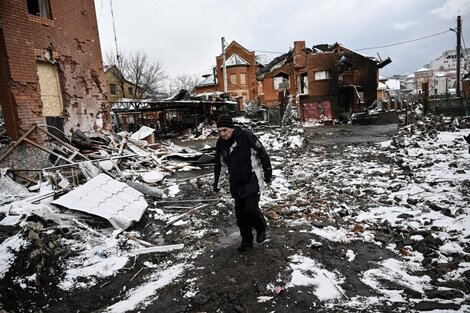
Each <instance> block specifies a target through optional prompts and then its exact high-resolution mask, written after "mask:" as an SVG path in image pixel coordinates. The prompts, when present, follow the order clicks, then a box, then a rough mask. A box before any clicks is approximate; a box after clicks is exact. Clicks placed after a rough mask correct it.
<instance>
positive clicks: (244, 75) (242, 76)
mask: <svg viewBox="0 0 470 313" xmlns="http://www.w3.org/2000/svg"><path fill="white" fill-rule="evenodd" d="M240 85H246V74H245V73H240Z"/></svg>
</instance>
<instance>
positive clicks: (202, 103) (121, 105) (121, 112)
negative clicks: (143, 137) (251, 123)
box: [112, 90, 239, 135]
mask: <svg viewBox="0 0 470 313" xmlns="http://www.w3.org/2000/svg"><path fill="white" fill-rule="evenodd" d="M223 113H227V114H230V115H237V114H239V106H238V103H237V102H235V101H231V100H230V99H224V98H221V97H216V96H215V95H213V96H212V97H210V98H207V97H205V96H198V95H190V94H189V92H187V91H186V90H181V91H180V92H179V93H178V94H176V95H174V96H173V97H171V98H168V99H165V100H160V101H155V100H152V99H145V100H135V99H123V100H122V101H118V102H115V103H113V107H112V123H113V128H114V129H115V130H116V131H120V130H125V131H129V132H134V131H136V130H137V129H139V128H140V127H141V126H148V127H151V128H154V129H155V130H156V133H157V134H156V135H159V134H167V133H178V132H181V131H183V130H185V129H188V128H191V129H197V128H198V126H199V124H200V123H206V124H210V123H211V122H214V121H215V120H217V117H218V116H219V115H220V114H223Z"/></svg>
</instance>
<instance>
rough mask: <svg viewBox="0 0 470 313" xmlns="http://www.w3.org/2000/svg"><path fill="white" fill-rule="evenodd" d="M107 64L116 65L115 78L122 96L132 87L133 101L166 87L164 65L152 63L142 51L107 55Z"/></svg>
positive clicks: (156, 62)
mask: <svg viewBox="0 0 470 313" xmlns="http://www.w3.org/2000/svg"><path fill="white" fill-rule="evenodd" d="M106 62H107V63H108V64H109V65H115V67H116V69H115V70H114V76H115V77H116V79H117V80H118V81H119V88H120V94H121V95H122V96H124V95H125V92H124V90H125V89H124V88H125V87H126V85H127V86H129V85H132V87H133V88H132V92H133V94H131V95H129V96H130V97H131V98H133V99H143V98H146V97H148V96H150V95H152V94H153V93H156V92H158V91H159V90H161V89H162V88H163V87H164V83H165V80H166V79H167V74H166V72H165V69H164V68H163V65H162V64H161V63H160V62H158V61H151V60H150V58H149V57H148V55H147V54H145V53H144V52H142V51H138V52H134V53H130V54H125V53H121V54H120V55H116V54H114V53H111V54H107V55H106Z"/></svg>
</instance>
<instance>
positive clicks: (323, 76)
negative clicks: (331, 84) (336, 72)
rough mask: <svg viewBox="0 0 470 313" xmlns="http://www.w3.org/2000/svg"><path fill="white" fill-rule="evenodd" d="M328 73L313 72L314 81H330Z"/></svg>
mask: <svg viewBox="0 0 470 313" xmlns="http://www.w3.org/2000/svg"><path fill="white" fill-rule="evenodd" d="M330 78H331V76H330V71H317V72H315V80H322V79H330Z"/></svg>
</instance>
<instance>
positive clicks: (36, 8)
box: [27, 0, 52, 20]
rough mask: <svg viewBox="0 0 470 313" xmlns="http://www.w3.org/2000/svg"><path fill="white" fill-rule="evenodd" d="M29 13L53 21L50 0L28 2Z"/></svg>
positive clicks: (30, 0)
mask: <svg viewBox="0 0 470 313" xmlns="http://www.w3.org/2000/svg"><path fill="white" fill-rule="evenodd" d="M27 1H28V2H27V3H28V13H29V14H31V15H35V16H40V17H44V18H47V19H50V20H51V19H52V15H51V7H50V4H49V0H27Z"/></svg>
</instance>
